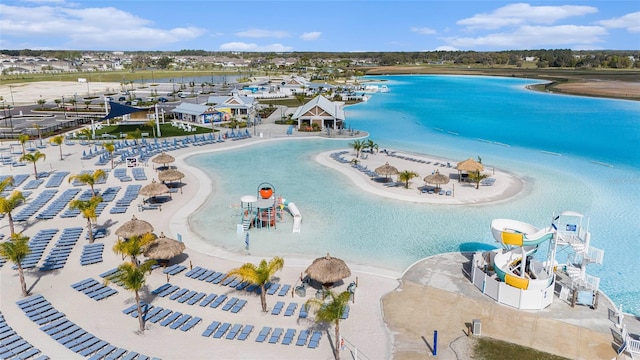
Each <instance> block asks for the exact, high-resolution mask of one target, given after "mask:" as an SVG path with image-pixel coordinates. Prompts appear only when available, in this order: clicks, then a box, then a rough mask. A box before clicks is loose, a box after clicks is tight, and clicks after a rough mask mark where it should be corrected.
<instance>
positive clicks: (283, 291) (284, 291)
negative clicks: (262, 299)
mask: <svg viewBox="0 0 640 360" xmlns="http://www.w3.org/2000/svg"><path fill="white" fill-rule="evenodd" d="M290 288H291V285H289V284H285V285H282V288H281V289H280V292H278V296H285V295H287V292H288V291H289V289H290Z"/></svg>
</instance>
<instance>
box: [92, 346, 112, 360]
mask: <svg viewBox="0 0 640 360" xmlns="http://www.w3.org/2000/svg"><path fill="white" fill-rule="evenodd" d="M115 349H116V347H115V346H113V345H109V344H107V346H105V347H103V348H102V349H100V350H99V351H98V352H96V353H95V354H93V356H91V357H90V358H89V360H99V359H103V358H105V357H106V356H107V355H109V354H110V353H111V352H113V350H115Z"/></svg>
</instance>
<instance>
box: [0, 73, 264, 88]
mask: <svg viewBox="0 0 640 360" xmlns="http://www.w3.org/2000/svg"><path fill="white" fill-rule="evenodd" d="M248 73H249V72H248V71H247V73H239V72H237V71H218V70H216V71H211V70H208V71H175V70H153V71H151V70H139V71H135V72H130V71H95V72H81V73H62V74H25V75H3V76H2V77H0V80H1V81H2V83H3V84H6V85H10V84H16V83H25V82H36V81H74V82H75V81H78V78H86V79H87V80H88V81H89V82H119V83H125V84H127V83H129V82H130V81H142V82H144V83H145V84H153V83H154V80H157V79H169V78H171V79H175V83H176V84H179V83H183V82H184V83H188V82H189V81H191V78H192V77H196V76H211V77H213V76H224V75H242V76H243V77H245V76H246V75H248ZM251 76H257V74H255V72H254V73H253V74H252V75H251ZM198 85H200V83H198V84H196V86H198Z"/></svg>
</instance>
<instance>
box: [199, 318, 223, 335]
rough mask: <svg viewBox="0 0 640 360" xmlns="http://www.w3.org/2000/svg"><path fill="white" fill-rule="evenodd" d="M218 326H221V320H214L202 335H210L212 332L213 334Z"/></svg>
mask: <svg viewBox="0 0 640 360" xmlns="http://www.w3.org/2000/svg"><path fill="white" fill-rule="evenodd" d="M218 326H220V322H219V321H214V322H212V323H211V324H210V325H209V326H207V328H206V329H205V330H204V331H203V332H202V336H204V337H209V336H211V334H213V332H214V331H216V329H217V328H218Z"/></svg>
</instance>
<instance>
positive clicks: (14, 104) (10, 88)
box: [9, 85, 16, 106]
mask: <svg viewBox="0 0 640 360" xmlns="http://www.w3.org/2000/svg"><path fill="white" fill-rule="evenodd" d="M9 92H10V93H11V105H13V106H16V103H15V102H14V101H13V88H12V87H11V85H9Z"/></svg>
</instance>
